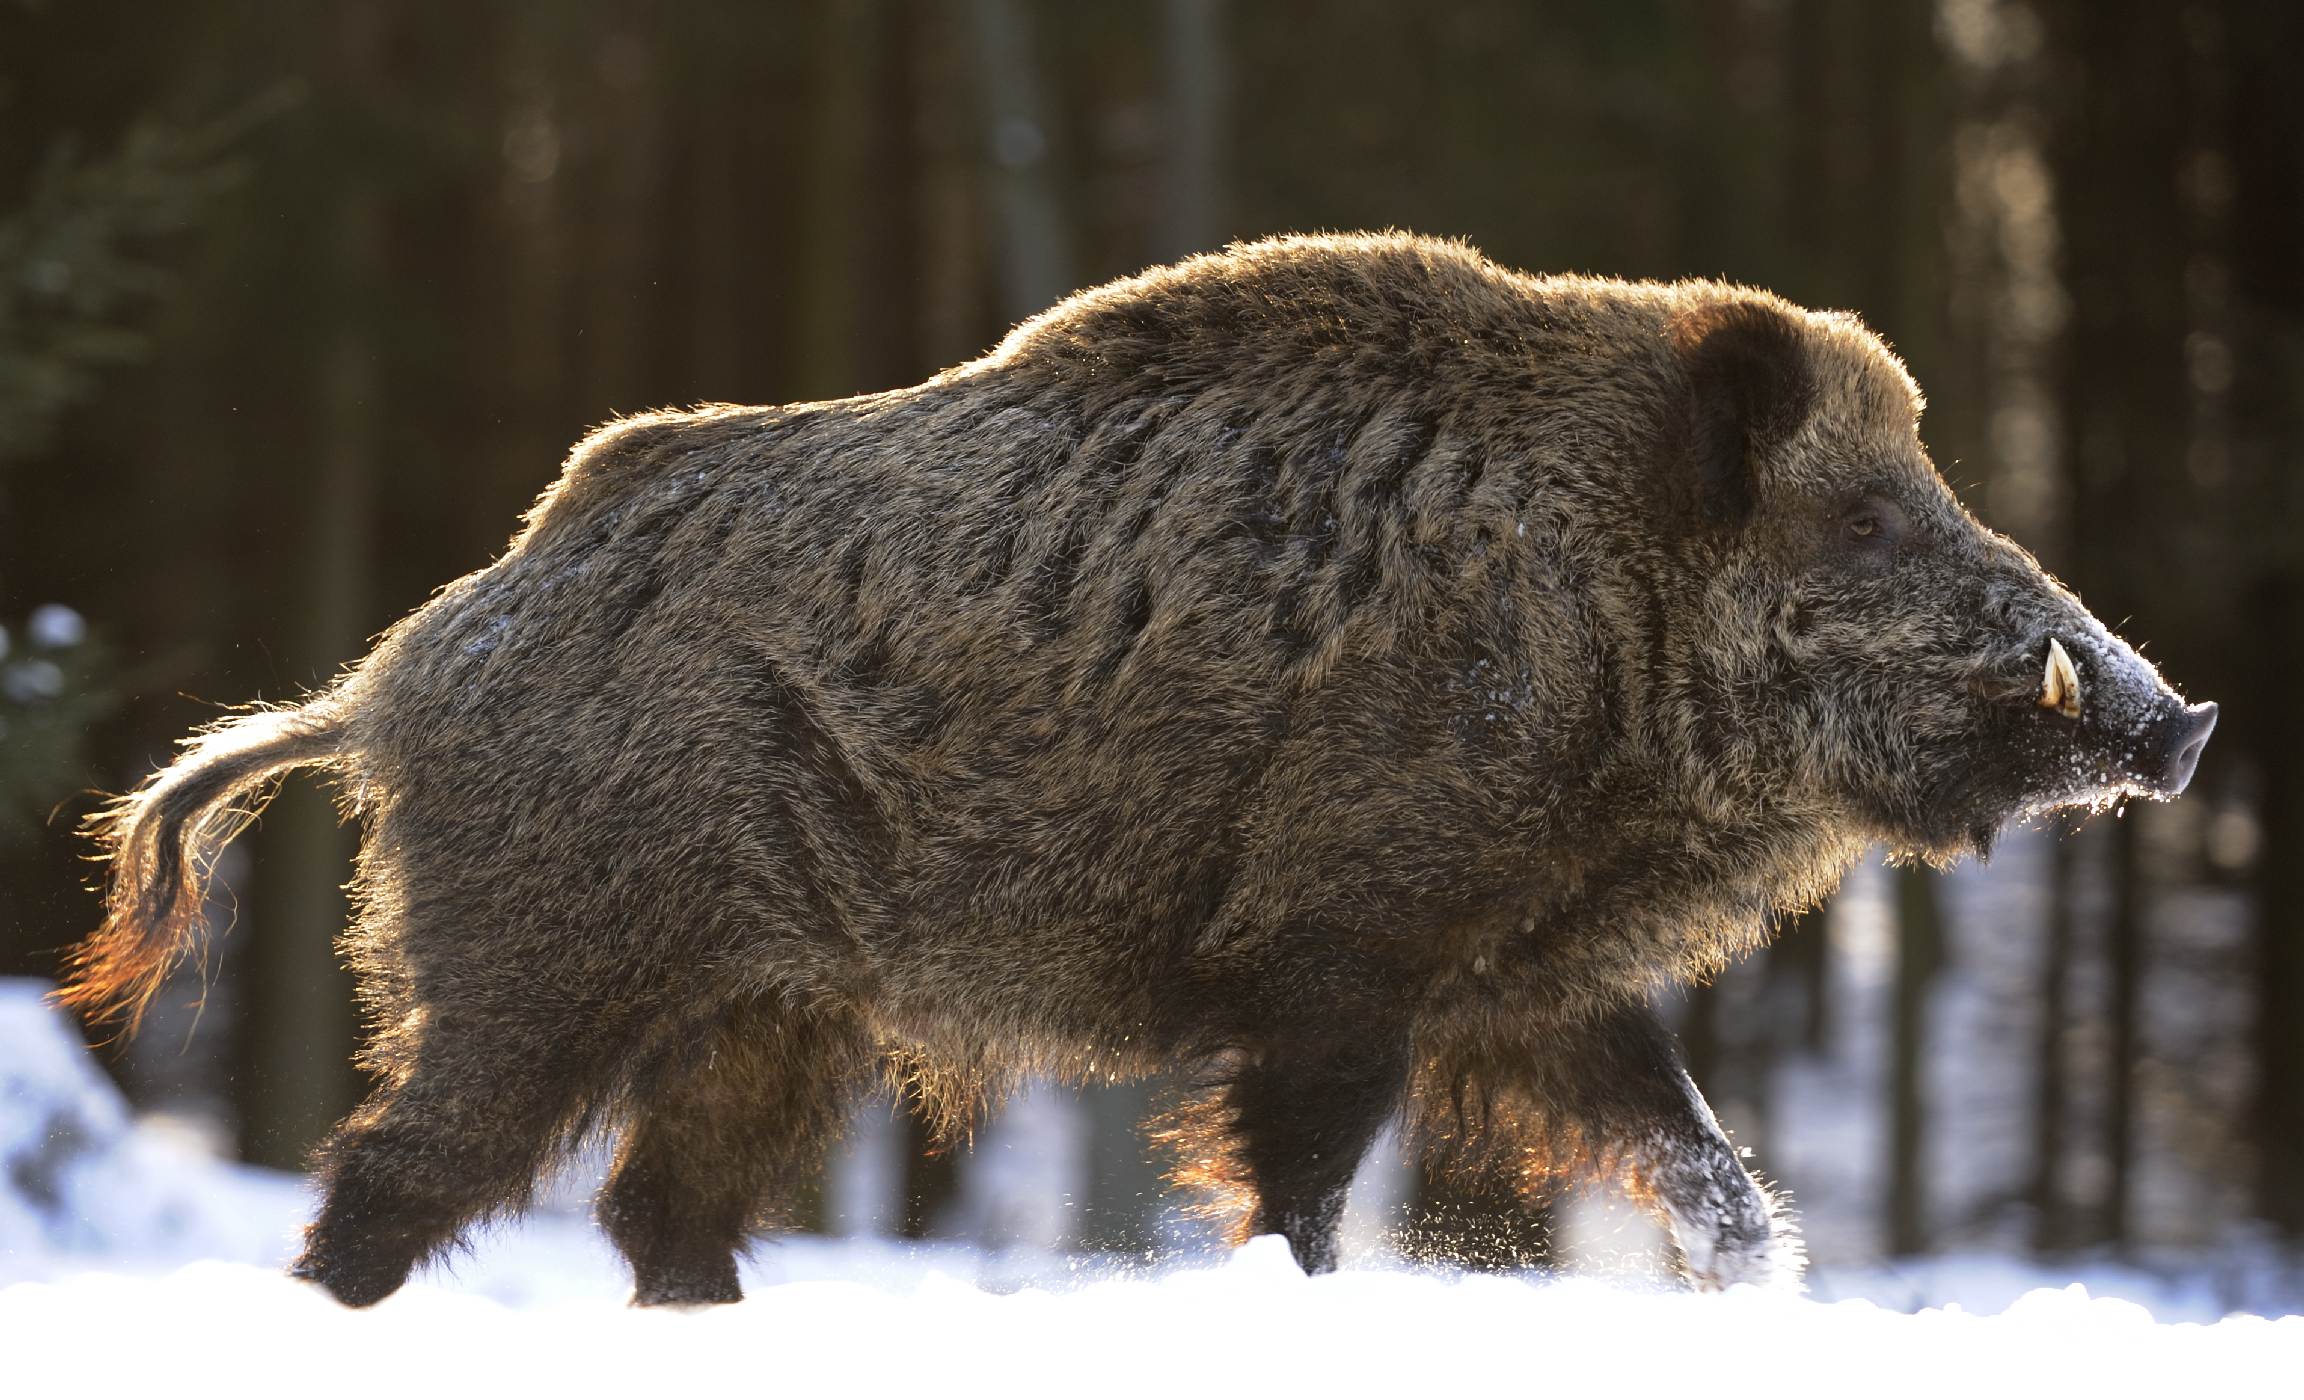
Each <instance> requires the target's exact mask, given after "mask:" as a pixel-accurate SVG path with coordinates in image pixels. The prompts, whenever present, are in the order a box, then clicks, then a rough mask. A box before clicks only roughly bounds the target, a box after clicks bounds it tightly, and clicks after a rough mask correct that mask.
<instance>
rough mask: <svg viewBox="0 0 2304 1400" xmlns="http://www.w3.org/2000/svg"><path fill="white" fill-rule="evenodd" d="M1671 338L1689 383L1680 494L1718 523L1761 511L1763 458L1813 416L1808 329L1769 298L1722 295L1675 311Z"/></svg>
mask: <svg viewBox="0 0 2304 1400" xmlns="http://www.w3.org/2000/svg"><path fill="white" fill-rule="evenodd" d="M1667 334H1668V336H1669V337H1670V340H1671V343H1672V349H1673V352H1674V353H1675V354H1676V355H1677V356H1678V357H1679V360H1680V366H1681V369H1682V370H1683V371H1684V372H1685V373H1686V375H1687V383H1688V390H1687V393H1688V398H1687V401H1686V403H1685V404H1684V405H1683V406H1682V408H1683V410H1684V412H1685V414H1686V416H1685V418H1684V420H1683V425H1684V426H1683V429H1682V431H1681V432H1680V433H1678V434H1675V435H1674V436H1675V437H1677V438H1678V441H1679V445H1680V447H1681V451H1680V452H1679V453H1677V454H1675V455H1676V456H1678V457H1679V458H1680V460H1679V461H1677V462H1675V463H1673V466H1674V468H1676V469H1677V470H1678V471H1680V472H1682V473H1684V475H1682V476H1681V477H1680V478H1679V482H1680V485H1681V487H1682V490H1681V491H1680V492H1676V493H1675V494H1676V495H1681V496H1682V498H1683V499H1691V500H1692V501H1693V504H1694V505H1695V506H1696V507H1697V509H1698V510H1699V511H1700V513H1701V518H1702V519H1703V520H1704V521H1705V522H1707V523H1709V524H1711V525H1714V526H1728V527H1734V526H1737V525H1741V524H1743V523H1744V521H1745V520H1746V519H1748V518H1749V517H1750V516H1751V514H1752V505H1753V475H1752V473H1753V463H1754V459H1755V458H1756V457H1758V456H1759V455H1760V454H1762V453H1764V452H1766V451H1767V450H1768V449H1769V448H1771V447H1773V446H1775V445H1776V444H1778V443H1781V442H1783V441H1784V440H1785V439H1786V438H1789V437H1790V436H1791V435H1792V434H1793V433H1795V432H1797V431H1799V429H1800V425H1801V424H1802V423H1803V422H1805V421H1806V420H1807V417H1808V409H1809V405H1810V402H1811V400H1812V399H1813V397H1814V393H1815V390H1814V384H1813V374H1812V372H1811V370H1810V368H1809V361H1808V348H1807V343H1806V333H1805V331H1804V330H1803V329H1802V327H1801V325H1800V323H1799V322H1798V321H1796V320H1794V319H1793V318H1792V316H1791V315H1789V314H1788V313H1786V312H1784V311H1781V310H1778V309H1777V308H1776V307H1773V306H1770V305H1768V304H1767V303H1766V302H1762V301H1714V302H1708V303H1705V304H1703V305H1699V306H1695V307H1692V308H1690V309H1689V310H1687V311H1684V312H1682V313H1680V314H1679V315H1678V316H1676V317H1674V318H1673V320H1672V323H1671V325H1670V327H1669V328H1668V331H1667Z"/></svg>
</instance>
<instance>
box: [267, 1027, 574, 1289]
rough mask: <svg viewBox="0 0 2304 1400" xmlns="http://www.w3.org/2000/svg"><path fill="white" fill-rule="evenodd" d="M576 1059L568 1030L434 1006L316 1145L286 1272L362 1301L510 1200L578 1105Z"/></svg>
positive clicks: (520, 1198)
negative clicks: (404, 1052) (405, 1050)
mask: <svg viewBox="0 0 2304 1400" xmlns="http://www.w3.org/2000/svg"><path fill="white" fill-rule="evenodd" d="M581 1068H582V1067H581V1066H580V1065H579V1064H578V1063H577V1062H576V1060H575V1059H574V1058H573V1057H572V1054H571V1050H570V1042H569V1041H568V1040H566V1039H562V1040H561V1041H560V1042H559V1043H557V1044H555V1043H553V1042H552V1041H550V1040H548V1039H546V1038H544V1037H541V1036H534V1035H521V1034H519V1033H518V1028H517V1027H516V1026H513V1025H509V1024H506V1023H504V1022H502V1021H495V1020H483V1021H477V1022H471V1023H467V1022H466V1020H465V1018H463V1017H461V1016H457V1015H452V1014H438V1015H435V1017H434V1019H433V1021H432V1022H431V1024H430V1025H429V1026H428V1027H427V1028H426V1030H425V1033H424V1044H423V1046H422V1047H421V1048H419V1049H417V1050H415V1051H414V1053H413V1056H412V1059H411V1061H410V1063H409V1064H408V1066H407V1068H406V1071H405V1072H404V1073H402V1074H399V1075H397V1076H396V1077H395V1078H394V1080H393V1082H391V1083H387V1084H386V1085H384V1086H383V1087H381V1088H379V1089H377V1090H376V1091H375V1093H373V1094H372V1095H370V1097H369V1098H368V1100H367V1102H365V1103H363V1104H362V1105H361V1106H360V1108H359V1109H358V1110H357V1111H355V1112H354V1113H353V1114H352V1116H351V1117H350V1118H348V1119H346V1120H345V1121H344V1123H343V1124H342V1125H340V1126H339V1127H338V1128H337V1129H336V1131H335V1132H334V1133H333V1134H332V1135H330V1137H329V1139H328V1141H327V1142H326V1143H325V1144H323V1145H322V1147H321V1149H320V1151H319V1152H318V1154H317V1175H318V1179H319V1185H320V1188H321V1192H322V1197H323V1199H322V1202H321V1206H320V1212H319V1214H318V1216H317V1217H316V1218H315V1219H314V1220H313V1222H312V1223H311V1225H309V1226H308V1227H306V1229H305V1232H304V1250H303V1253H302V1254H300V1255H299V1256H298V1257H297V1259H296V1262H295V1263H294V1264H292V1265H291V1266H290V1267H289V1272H290V1273H292V1274H294V1275H295V1276H296V1277H298V1278H303V1279H310V1280H311V1281H313V1282H315V1283H318V1284H320V1285H322V1286H323V1287H325V1288H326V1289H327V1290H328V1291H329V1292H330V1293H332V1294H334V1295H335V1296H336V1299H337V1300H338V1301H339V1302H342V1303H344V1304H346V1305H348V1306H351V1307H356V1308H357V1307H366V1306H368V1305H369V1304H372V1303H376V1302H380V1301H382V1300H383V1299H384V1298H386V1297H388V1296H390V1295H391V1294H392V1292H393V1291H394V1290H396V1289H398V1288H399V1287H400V1285H401V1284H402V1283H403V1282H405V1281H406V1279H407V1277H408V1274H409V1272H410V1271H411V1270H412V1269H414V1268H415V1267H416V1265H418V1264H420V1263H422V1262H423V1261H424V1260H426V1259H428V1258H430V1257H431V1256H432V1255H433V1254H434V1253H435V1252H437V1251H438V1250H439V1249H441V1248H442V1247H443V1246H445V1245H447V1244H449V1243H450V1242H451V1241H453V1240H454V1239H455V1238H456V1237H457V1235H458V1234H459V1232H461V1231H462V1230H463V1228H464V1227H465V1226H466V1225H467V1224H469V1223H471V1221H473V1220H474V1219H476V1218H478V1217H480V1216H482V1215H485V1214H487V1213H489V1212H490V1211H495V1210H502V1209H509V1208H516V1207H518V1206H519V1205H520V1204H522V1203H523V1202H525V1201H526V1199H527V1197H528V1193H529V1191H530V1190H531V1189H532V1187H533V1186H534V1184H535V1179H536V1173H537V1171H538V1170H539V1169H540V1168H541V1167H542V1166H543V1165H544V1163H545V1162H546V1160H547V1159H548V1158H549V1157H550V1156H551V1155H552V1154H553V1153H554V1152H555V1151H556V1150H557V1149H558V1147H559V1146H560V1144H561V1142H562V1140H563V1138H564V1136H565V1133H566V1131H567V1128H568V1125H569V1124H570V1123H571V1122H572V1121H573V1119H574V1118H575V1116H576V1114H577V1113H578V1111H579V1107H580V1104H581V1096H582V1093H583V1085H584V1079H583V1077H582V1075H581V1072H580V1071H581Z"/></svg>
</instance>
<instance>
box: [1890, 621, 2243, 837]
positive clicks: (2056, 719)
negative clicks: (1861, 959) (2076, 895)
mask: <svg viewBox="0 0 2304 1400" xmlns="http://www.w3.org/2000/svg"><path fill="white" fill-rule="evenodd" d="M2107 643H2108V645H2107ZM2075 652H2077V653H2079V657H2078V659H2075V656H2074V653H2075ZM2124 661H2126V662H2129V663H2130V664H2127V665H2123V664H2121V663H2122V662H2124ZM2016 674H2018V673H2016V672H2014V671H2013V668H2011V669H2010V670H2009V671H2007V672H2003V673H2002V674H2000V675H1998V676H1996V677H1993V678H1988V679H1980V680H1979V681H1978V682H1977V683H1976V684H1975V685H1974V686H1973V690H1974V692H1975V695H1976V698H1977V700H1978V701H1979V703H1980V705H1981V706H1982V709H1983V725H1982V731H1983V732H1982V734H1981V736H1980V742H1979V743H1978V744H1977V745H1976V747H1975V748H1974V749H1973V750H1971V751H1970V752H1968V753H1966V754H1964V755H1961V756H1960V758H1959V760H1958V761H1956V762H1952V763H1949V764H1947V765H1946V766H1945V767H1944V768H1943V769H1942V770H1940V772H1939V773H1938V774H1937V775H1936V776H1935V778H1934V780H1933V781H1931V782H1929V783H1927V784H1926V785H1925V786H1924V791H1923V793H1922V795H1921V797H1920V799H1919V801H1918V802H1917V804H1916V805H1917V807H1918V808H1919V813H1918V818H1919V819H1918V820H1913V821H1906V822H1900V823H1891V829H1892V830H1894V831H1895V832H1896V833H1897V836H1896V839H1897V840H1898V842H1899V844H1901V845H1903V846H1906V847H1908V848H1910V849H1911V850H1913V851H1915V852H1916V853H1918V854H1920V855H1922V856H1924V857H1926V858H1927V859H1929V860H1930V861H1933V862H1936V863H1940V864H1941V863H1948V862H1949V861H1951V860H1954V859H1957V858H1958V857H1960V856H1962V855H1966V854H1971V853H1973V854H1977V855H1982V856H1987V857H1988V856H1989V855H1990V854H1991V851H1992V846H1993V842H1994V840H1995V839H1996V838H1997V835H1998V833H1999V831H2000V830H2001V828H2003V827H2005V826H2007V825H2008V824H2009V823H2011V822H2015V821H2021V820H2025V819H2029V818H2034V817H2040V816H2045V815H2047V814H2049V813H2051V812H2057V811H2063V810H2067V809H2072V808H2082V809H2086V810H2088V811H2091V812H2093V811H2101V810H2103V809H2104V808H2106V807H2109V806H2113V805H2115V804H2117V803H2120V802H2123V801H2126V800H2128V799H2131V798H2146V799H2150V800H2154V801H2167V800H2169V799H2172V798H2174V797H2176V796H2178V795H2179V794H2181V793H2182V792H2183V791H2184V789H2185V788H2186V787H2187V786H2189V785H2190V783H2191V781H2192V775H2193V773H2194V772H2195V771H2196V770H2197V769H2198V767H2199V763H2200V755H2201V753H2202V752H2203V751H2204V750H2205V749H2206V748H2207V745H2208V737H2209V735H2210V734H2211V733H2213V732H2214V731H2215V728H2216V715H2217V709H2216V706H2215V705H2214V704H2213V703H2207V704H2198V705H2194V704H2188V703H2186V702H2185V700H2184V699H2183V697H2182V696H2179V695H2177V694H2176V693H2175V692H2174V691H2172V690H2170V689H2169V688H2168V687H2167V686H2166V685H2165V684H2163V683H2161V682H2160V681H2159V679H2158V677H2157V675H2156V674H2155V673H2153V672H2152V671H2151V670H2150V668H2149V667H2148V666H2145V665H2144V664H2143V663H2142V661H2141V658H2135V657H2134V654H2133V653H2131V652H2128V651H2127V649H2126V648H2125V647H2124V646H2121V645H2120V644H2119V643H2118V642H2117V641H2113V640H2111V639H2110V638H2109V637H2108V636H2107V637H2104V638H2102V639H2097V638H2087V639H2083V638H2081V637H2074V638H2073V644H2072V646H2070V647H2067V646H2066V645H2065V643H2064V640H2063V639H2062V638H2058V637H2053V636H2051V637H2049V638H2048V639H2047V640H2046V643H2045V645H2044V646H2043V647H2041V648H2040V649H2038V650H2034V651H2032V652H2031V653H2030V659H2027V660H2026V661H2025V662H2024V663H2023V671H2022V672H2021V674H2022V675H2024V676H2025V677H2026V678H2025V679H2023V680H2017V679H2015V678H2014V676H2015V675H2016Z"/></svg>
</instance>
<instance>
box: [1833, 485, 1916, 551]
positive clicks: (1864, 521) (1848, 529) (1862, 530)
mask: <svg viewBox="0 0 2304 1400" xmlns="http://www.w3.org/2000/svg"><path fill="white" fill-rule="evenodd" d="M1837 534H1838V536H1839V538H1838V540H1837V543H1838V544H1839V546H1840V549H1841V552H1842V553H1844V554H1847V555H1849V556H1851V557H1853V558H1855V559H1858V560H1862V561H1865V562H1873V563H1885V562H1887V560H1889V559H1890V558H1892V557H1893V556H1894V555H1895V553H1896V547H1897V546H1898V545H1899V544H1901V543H1902V542H1903V539H1904V535H1905V520H1904V512H1903V511H1902V510H1899V509H1898V508H1897V506H1896V503H1895V502H1894V501H1890V500H1888V499H1886V498H1884V497H1880V496H1865V497H1861V498H1859V499H1857V500H1855V501H1851V502H1850V503H1849V504H1848V505H1847V507H1846V508H1845V509H1843V510H1842V511H1840V513H1839V530H1838V531H1837Z"/></svg>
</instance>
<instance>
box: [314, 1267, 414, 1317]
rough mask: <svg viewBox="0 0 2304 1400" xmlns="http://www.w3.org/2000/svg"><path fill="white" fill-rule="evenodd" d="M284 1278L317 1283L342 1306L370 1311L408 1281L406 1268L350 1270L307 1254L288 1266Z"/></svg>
mask: <svg viewBox="0 0 2304 1400" xmlns="http://www.w3.org/2000/svg"><path fill="white" fill-rule="evenodd" d="M288 1277H290V1278H299V1279H302V1280H304V1281H305V1282H306V1283H316V1284H319V1285H320V1286H321V1287H322V1288H325V1289H327V1290H328V1296H330V1297H332V1298H334V1299H335V1300H336V1301H337V1302H339V1303H342V1304H343V1305H344V1306H345V1307H348V1308H372V1307H374V1306H376V1305H377V1304H378V1303H381V1302H383V1301H384V1300H385V1299H386V1298H389V1297H391V1296H392V1295H393V1294H395V1293H397V1292H399V1291H400V1285H401V1284H403V1283H406V1282H407V1281H408V1266H407V1265H401V1266H400V1267H399V1268H397V1269H395V1268H392V1267H390V1266H384V1267H377V1266H369V1267H367V1268H350V1267H346V1266H344V1265H341V1264H329V1263H327V1262H325V1261H322V1260H318V1259H314V1258H313V1257H312V1256H311V1255H309V1254H307V1255H305V1256H304V1257H302V1258H300V1259H298V1260H297V1261H296V1262H295V1263H293V1264H290V1265H289V1266H288Z"/></svg>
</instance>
